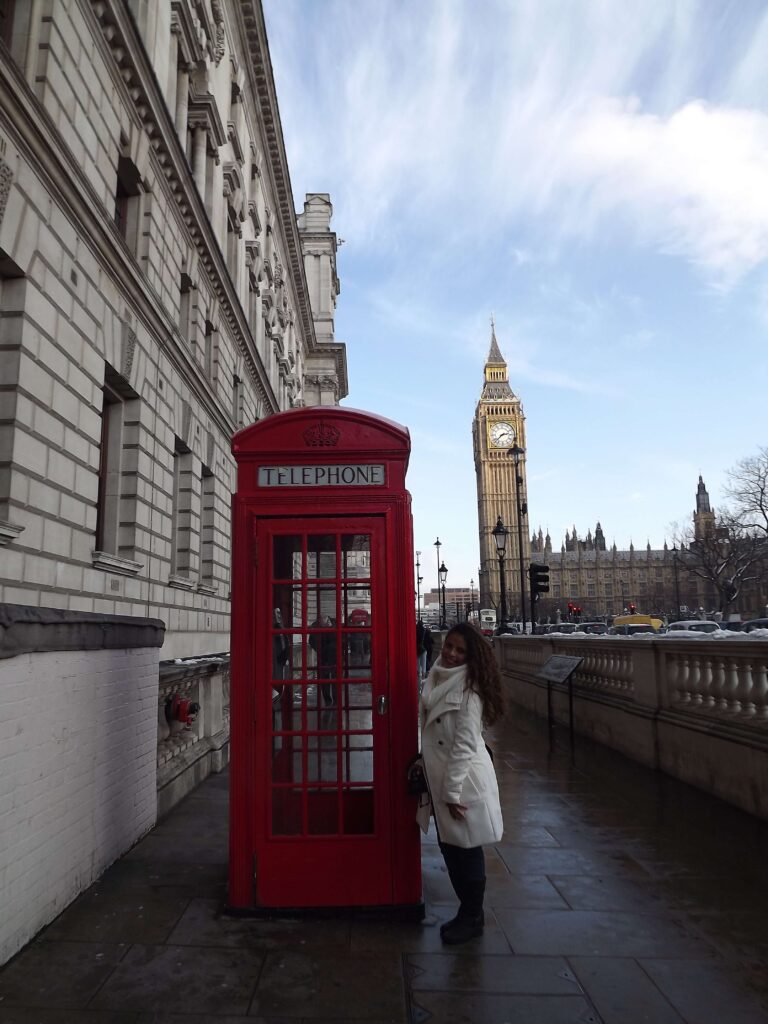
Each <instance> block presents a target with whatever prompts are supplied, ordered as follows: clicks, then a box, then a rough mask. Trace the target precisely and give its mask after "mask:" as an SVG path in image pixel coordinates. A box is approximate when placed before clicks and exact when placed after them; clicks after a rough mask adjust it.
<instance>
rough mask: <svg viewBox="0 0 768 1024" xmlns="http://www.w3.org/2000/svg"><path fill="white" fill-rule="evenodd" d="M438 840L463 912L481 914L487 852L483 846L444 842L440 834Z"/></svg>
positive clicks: (469, 914) (474, 914) (471, 914)
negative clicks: (464, 845) (453, 844)
mask: <svg viewBox="0 0 768 1024" xmlns="http://www.w3.org/2000/svg"><path fill="white" fill-rule="evenodd" d="M438 842H439V844H440V852H441V853H442V855H443V858H444V860H445V866H446V868H447V869H448V877H449V878H450V880H451V885H452V886H453V888H454V890H455V892H456V895H457V896H458V898H459V902H460V904H461V912H462V913H463V914H466V915H468V916H476V915H478V914H481V913H482V910H483V896H484V893H485V854H484V853H483V848H482V846H471V847H469V848H465V847H463V846H452V845H451V843H444V842H443V841H442V840H441V839H440V837H439V836H438Z"/></svg>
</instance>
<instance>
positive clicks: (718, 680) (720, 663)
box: [712, 657, 728, 711]
mask: <svg viewBox="0 0 768 1024" xmlns="http://www.w3.org/2000/svg"><path fill="white" fill-rule="evenodd" d="M712 696H713V699H714V706H715V707H716V708H717V710H718V711H725V710H727V708H728V701H727V700H726V696H725V662H724V660H723V659H722V658H719V657H718V658H715V664H714V668H713V669H712Z"/></svg>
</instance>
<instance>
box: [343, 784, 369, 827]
mask: <svg viewBox="0 0 768 1024" xmlns="http://www.w3.org/2000/svg"><path fill="white" fill-rule="evenodd" d="M342 810H343V815H344V823H343V826H342V831H343V832H344V833H345V835H356V836H359V835H371V834H372V833H373V790H372V789H369V788H368V787H365V788H360V789H358V788H355V789H345V790H344V791H343V793H342Z"/></svg>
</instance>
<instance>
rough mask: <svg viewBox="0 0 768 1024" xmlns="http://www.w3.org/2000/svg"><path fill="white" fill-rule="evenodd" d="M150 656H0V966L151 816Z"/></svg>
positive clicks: (153, 690) (154, 674)
mask: <svg viewBox="0 0 768 1024" xmlns="http://www.w3.org/2000/svg"><path fill="white" fill-rule="evenodd" d="M158 654H159V652H158V649H157V648H156V647H153V648H139V649H135V650H100V651H83V652H79V651H60V652H59V651H57V652H45V653H40V654H23V655H19V656H18V657H14V658H7V659H2V660H0V964H2V963H4V962H5V961H6V960H7V959H8V958H9V957H11V956H12V955H13V954H14V953H15V952H16V951H17V950H19V949H20V948H21V947H22V946H23V945H24V944H25V943H26V942H28V941H29V940H30V939H31V938H32V937H33V936H34V935H35V934H36V933H37V932H38V931H39V930H40V929H41V928H42V927H43V926H44V925H46V924H48V923H49V922H50V921H52V920H53V918H54V917H56V915H57V914H59V913H60V912H61V911H62V910H63V909H64V907H66V906H67V904H68V903H70V902H71V901H72V900H73V899H74V898H75V896H77V894H78V893H79V892H81V891H82V890H83V889H85V888H87V887H88V886H89V885H90V884H91V882H93V881H94V880H95V879H96V878H98V876H99V875H100V874H101V873H102V872H103V871H104V870H105V868H107V867H108V866H109V865H110V864H111V863H112V862H113V861H114V860H116V859H117V858H118V857H119V856H120V855H121V854H123V853H125V852H126V850H128V849H129V848H130V847H131V846H132V845H133V844H134V843H135V842H136V841H137V840H138V839H139V838H140V837H141V836H142V835H143V834H144V833H145V832H147V831H148V829H150V828H151V827H152V825H153V824H154V822H155V818H156V808H157V793H156V767H155V759H156V753H157V693H158Z"/></svg>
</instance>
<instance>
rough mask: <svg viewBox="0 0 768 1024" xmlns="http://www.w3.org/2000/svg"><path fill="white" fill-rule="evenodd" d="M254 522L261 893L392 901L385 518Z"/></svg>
mask: <svg viewBox="0 0 768 1024" xmlns="http://www.w3.org/2000/svg"><path fill="white" fill-rule="evenodd" d="M254 522H255V524H256V528H255V533H256V536H255V540H256V543H257V552H258V562H259V573H258V580H259V582H258V584H257V589H259V590H260V593H258V594H256V595H255V597H256V599H255V603H254V618H255V621H254V622H253V626H254V639H255V651H256V671H255V673H254V677H253V686H254V688H255V692H254V694H253V698H254V700H253V707H254V711H255V723H254V726H255V729H256V732H257V734H256V737H255V739H256V742H255V744H254V750H255V759H256V763H255V765H254V771H255V776H256V778H257V779H259V780H261V781H260V783H259V785H258V786H257V787H256V789H255V800H256V807H255V808H254V810H255V819H254V820H255V833H256V834H255V837H254V838H255V846H256V849H255V851H254V852H255V882H256V889H257V893H258V902H259V903H260V904H261V905H262V906H273V907H277V906H305V907H311V906H333V905H337V904H338V905H350V904H357V905H375V904H380V903H386V902H388V901H391V899H392V870H391V867H392V829H391V822H390V748H391V744H390V715H389V710H390V680H389V679H388V676H387V659H386V657H385V653H386V650H387V639H386V638H387V623H386V621H385V620H386V608H387V603H386V598H387V594H386V578H385V571H386V565H387V562H386V530H385V517H384V516H379V517H377V516H360V517H359V518H351V519H350V518H347V517H344V518H337V519H335V518H314V517H307V518H290V519H280V518H265V519H255V520H254Z"/></svg>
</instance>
